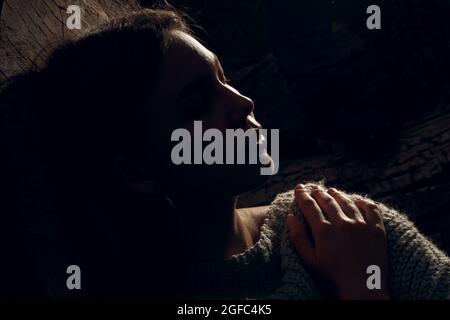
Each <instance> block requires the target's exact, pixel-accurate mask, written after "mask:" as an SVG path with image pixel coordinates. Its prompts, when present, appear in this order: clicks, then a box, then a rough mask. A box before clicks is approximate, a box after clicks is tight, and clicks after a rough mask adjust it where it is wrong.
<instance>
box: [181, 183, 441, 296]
mask: <svg viewBox="0 0 450 320" xmlns="http://www.w3.org/2000/svg"><path fill="white" fill-rule="evenodd" d="M307 187H308V188H312V187H313V184H308V185H307ZM349 196H350V197H351V198H361V197H362V196H360V195H357V194H351V195H349ZM293 198H294V194H293V192H292V191H291V192H286V193H283V194H279V195H278V196H277V197H276V199H275V200H274V201H273V202H272V204H271V205H270V208H269V212H268V216H267V218H266V220H265V222H264V224H263V226H262V228H261V236H260V239H259V241H258V242H257V243H256V244H255V245H254V246H252V247H251V248H250V249H248V250H246V251H245V252H243V253H241V254H238V255H235V256H233V257H232V258H231V259H229V260H226V261H220V262H211V263H204V264H199V265H195V266H194V265H193V266H191V267H190V270H189V274H190V280H191V283H190V285H191V286H192V288H193V290H194V292H195V293H196V296H197V297H199V298H234V299H259V298H266V299H321V298H322V296H321V294H320V292H319V290H318V289H317V287H316V286H315V284H314V282H313V281H312V279H311V277H310V276H309V274H308V273H307V272H306V270H305V268H304V267H303V265H302V262H301V260H300V258H299V256H298V255H297V253H296V252H295V250H294V249H293V247H292V246H291V244H290V242H289V240H288V238H287V230H286V215H287V214H288V213H289V212H294V213H295V214H297V215H299V214H300V213H299V211H298V210H297V208H296V206H295V205H294V204H293ZM380 206H381V211H382V214H383V219H384V224H385V228H386V231H387V238H388V254H389V272H390V274H389V276H390V277H389V281H388V283H389V287H390V296H391V298H393V299H402V300H403V299H449V298H450V259H449V257H447V256H446V255H445V254H444V253H443V252H442V251H441V250H439V249H438V248H437V247H436V246H435V245H434V244H433V243H432V242H431V241H430V240H429V239H427V238H426V237H425V236H424V235H422V234H421V233H420V232H419V231H418V230H417V229H416V227H415V226H414V224H413V223H412V222H411V221H410V220H408V218H407V217H406V216H405V215H403V214H401V213H399V212H397V211H395V210H394V209H392V208H389V207H387V206H385V205H382V204H380Z"/></svg>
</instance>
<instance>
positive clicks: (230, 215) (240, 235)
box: [173, 194, 253, 261]
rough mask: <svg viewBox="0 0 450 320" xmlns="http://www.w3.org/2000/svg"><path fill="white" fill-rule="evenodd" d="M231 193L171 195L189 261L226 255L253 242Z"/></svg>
mask: <svg viewBox="0 0 450 320" xmlns="http://www.w3.org/2000/svg"><path fill="white" fill-rule="evenodd" d="M236 199H237V197H235V196H221V195H217V194H216V195H211V194H206V195H205V194H204V195H202V197H200V196H199V195H198V194H197V195H196V196H194V195H188V194H183V195H176V194H175V195H173V200H174V203H175V206H176V207H177V213H178V215H179V217H178V221H179V223H180V229H181V233H182V235H181V236H182V240H183V247H184V248H183V250H184V251H185V252H186V253H187V257H188V259H189V260H192V261H214V260H223V259H228V258H230V257H231V256H232V255H234V254H237V253H240V252H242V251H244V250H246V249H247V248H249V247H250V246H252V245H253V241H252V238H251V236H250V233H249V231H248V230H247V228H246V226H245V225H244V223H243V221H242V219H241V217H240V216H239V214H238V213H237V211H236Z"/></svg>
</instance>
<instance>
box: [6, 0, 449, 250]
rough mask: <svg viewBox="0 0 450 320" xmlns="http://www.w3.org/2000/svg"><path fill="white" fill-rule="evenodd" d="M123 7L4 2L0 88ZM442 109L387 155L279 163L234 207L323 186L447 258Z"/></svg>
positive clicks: (83, 1)
mask: <svg viewBox="0 0 450 320" xmlns="http://www.w3.org/2000/svg"><path fill="white" fill-rule="evenodd" d="M123 3H124V2H123V1H120V0H108V1H106V0H100V1H88V0H69V1H66V0H39V1H37V0H6V1H4V4H3V8H2V12H1V19H0V57H1V60H0V82H3V83H5V80H7V79H8V78H10V77H12V76H13V75H14V74H16V73H18V72H21V71H24V70H27V69H28V68H30V67H35V68H39V67H40V66H41V65H42V63H43V61H44V59H45V56H46V55H47V54H48V53H49V52H50V50H51V48H52V47H54V46H55V45H57V44H58V43H60V42H61V41H64V40H65V39H70V38H72V37H76V36H78V35H80V34H81V33H83V32H85V31H86V30H88V29H89V28H90V27H93V26H95V25H97V24H99V23H102V22H104V21H107V20H108V15H109V14H110V12H111V10H129V9H130V8H132V7H133V6H135V4H134V3H133V2H129V3H128V4H127V5H125V6H124V5H123ZM70 4H80V6H81V7H82V8H83V11H82V29H81V30H80V31H77V30H69V29H68V28H67V27H66V26H65V22H66V19H67V17H68V14H67V13H66V8H67V6H68V5H70ZM264 65H266V63H265V62H264V61H263V62H261V65H260V66H258V65H256V67H253V68H249V69H248V70H250V71H248V72H249V73H254V74H256V73H260V74H264V78H265V79H267V78H270V76H271V72H272V71H271V70H269V71H268V70H267V69H265V68H264ZM269 66H270V65H269ZM267 73H268V74H267ZM274 79H276V78H274ZM447 98H448V97H447ZM444 100H445V99H444ZM448 101H449V99H446V100H445V101H443V102H442V103H441V105H440V107H439V108H437V109H435V110H434V111H433V112H430V113H428V114H426V115H425V116H424V117H422V119H420V120H418V121H415V122H410V123H407V124H405V125H404V126H403V127H402V128H400V129H399V135H398V140H397V146H396V148H394V149H393V150H392V151H390V152H389V153H386V154H380V155H379V156H378V157H374V158H372V159H359V160H358V159H356V158H353V157H352V156H351V155H349V154H348V153H347V152H346V151H344V150H342V151H340V150H333V152H330V153H328V154H327V153H318V154H315V155H314V156H309V157H306V158H302V159H298V160H295V161H290V162H289V163H281V166H280V172H279V174H278V175H277V176H275V177H273V178H272V181H271V183H270V184H267V185H265V186H263V187H261V188H258V189H257V190H255V191H252V192H250V193H247V194H245V195H243V196H241V198H240V201H239V204H240V206H255V205H261V204H267V203H269V202H270V201H271V200H272V199H273V198H274V197H275V195H276V194H277V193H279V192H283V191H286V190H289V189H290V188H293V187H294V186H295V185H296V184H297V183H299V182H302V181H308V180H320V179H325V180H326V182H327V184H328V185H333V186H337V187H339V188H343V189H345V190H348V191H350V192H360V193H366V194H368V195H369V196H371V197H373V198H375V199H377V200H380V201H384V202H387V203H388V204H390V205H392V206H394V207H395V208H398V209H400V210H402V211H404V212H406V213H407V214H408V215H410V216H411V217H412V218H413V219H414V220H415V221H416V222H417V223H418V224H419V225H420V227H421V228H422V230H424V231H426V232H427V234H428V235H430V236H432V237H433V238H435V239H436V240H437V241H438V242H439V243H440V244H441V245H442V246H443V247H444V248H445V249H446V250H447V251H450V212H449V211H450V208H449V206H450V201H449V199H450V197H449V196H450V165H449V163H450V106H449V104H448ZM401 107H405V106H401ZM355 134H357V133H355ZM297 147H299V146H296V145H293V146H292V148H297Z"/></svg>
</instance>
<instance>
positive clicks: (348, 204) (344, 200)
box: [327, 188, 364, 222]
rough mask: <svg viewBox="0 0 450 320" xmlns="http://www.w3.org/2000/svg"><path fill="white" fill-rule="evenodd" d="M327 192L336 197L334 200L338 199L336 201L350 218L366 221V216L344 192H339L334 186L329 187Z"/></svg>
mask: <svg viewBox="0 0 450 320" xmlns="http://www.w3.org/2000/svg"><path fill="white" fill-rule="evenodd" d="M327 192H328V194H329V195H331V196H332V197H333V198H334V200H336V202H337V203H338V204H339V206H340V207H341V209H342V211H344V213H345V214H346V215H347V217H349V218H350V219H355V220H359V221H361V222H364V217H363V215H362V213H361V212H360V211H359V209H358V207H357V206H356V205H355V204H354V202H353V201H352V200H351V199H350V198H348V197H347V196H346V195H345V194H344V193H342V192H339V191H337V190H336V189H334V188H330V189H328V190H327Z"/></svg>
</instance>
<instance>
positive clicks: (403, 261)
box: [379, 203, 450, 300]
mask: <svg viewBox="0 0 450 320" xmlns="http://www.w3.org/2000/svg"><path fill="white" fill-rule="evenodd" d="M379 206H380V207H381V211H382V214H383V220H384V224H385V228H386V233H387V240H388V254H389V270H390V271H389V284H390V293H391V296H392V298H393V299H401V300H406V299H414V300H416V299H449V298H450V259H449V257H448V256H447V255H446V254H445V253H444V252H443V251H441V250H440V249H439V248H438V247H437V246H436V245H435V244H434V243H432V242H431V240H429V239H428V238H427V237H425V236H424V235H423V234H422V233H420V232H419V230H418V229H417V228H416V226H415V225H414V224H413V222H411V221H410V220H409V219H408V218H407V216H406V215H404V214H402V213H399V212H398V211H396V210H394V209H393V208H390V207H388V206H386V205H384V204H380V203H379Z"/></svg>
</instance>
